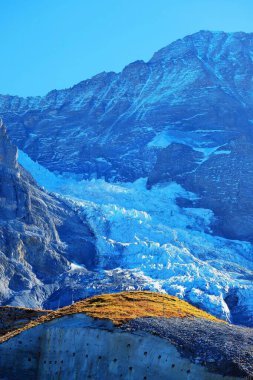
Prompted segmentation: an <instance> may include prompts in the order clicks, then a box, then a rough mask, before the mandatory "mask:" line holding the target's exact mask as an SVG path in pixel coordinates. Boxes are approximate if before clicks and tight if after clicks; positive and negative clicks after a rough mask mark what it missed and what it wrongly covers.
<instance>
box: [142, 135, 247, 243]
mask: <svg viewBox="0 0 253 380" xmlns="http://www.w3.org/2000/svg"><path fill="white" fill-rule="evenodd" d="M166 181H176V182H178V183H180V184H181V185H183V186H184V187H185V188H186V189H187V190H190V191H192V192H194V193H196V194H198V195H199V199H197V200H196V201H195V202H194V205H195V206H197V207H204V208H209V209H212V210H213V211H214V213H215V215H216V221H215V224H214V226H213V228H214V231H215V232H216V233H218V234H222V235H224V236H226V237H228V238H231V239H233V238H237V239H242V240H249V241H253V229H252V225H253V224H252V223H253V195H252V191H251V189H252V188H253V143H252V142H251V141H250V140H249V138H248V137H247V136H242V137H240V138H238V139H235V140H231V141H230V142H229V143H228V144H224V145H223V146H222V147H219V148H217V149H215V150H214V151H213V152H212V153H211V154H210V155H209V157H208V159H205V158H204V157H203V155H201V153H200V152H198V151H195V150H193V149H192V148H190V147H188V146H186V145H184V144H171V145H170V146H168V147H167V148H166V149H163V150H162V151H161V153H160V155H159V156H158V159H157V163H156V165H155V167H154V169H153V170H152V172H151V174H150V176H149V178H148V182H147V185H148V186H149V187H151V186H152V185H154V184H157V183H159V182H166Z"/></svg>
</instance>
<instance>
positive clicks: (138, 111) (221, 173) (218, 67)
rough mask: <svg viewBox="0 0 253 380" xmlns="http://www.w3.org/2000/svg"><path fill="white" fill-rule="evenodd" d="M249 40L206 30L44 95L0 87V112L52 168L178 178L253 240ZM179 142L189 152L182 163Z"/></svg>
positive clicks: (129, 177)
mask: <svg viewBox="0 0 253 380" xmlns="http://www.w3.org/2000/svg"><path fill="white" fill-rule="evenodd" d="M252 40H253V34H246V33H241V32H240V33H223V32H208V31H200V32H199V33H196V34H193V35H191V36H187V37H185V38H183V39H182V40H178V41H176V42H174V43H172V44H171V45H169V46H167V47H165V48H163V49H161V50H160V51H158V52H157V53H155V54H154V56H153V57H152V58H151V60H150V61H148V62H147V63H145V62H143V61H137V62H134V63H132V64H130V65H128V66H127V67H125V69H124V70H123V71H122V72H121V73H118V74H116V73H113V72H110V73H101V74H99V75H97V76H95V77H93V78H91V79H89V80H85V81H83V82H80V83H79V84H77V85H75V86H73V87H72V88H70V89H66V90H60V91H56V90H54V91H51V92H50V93H49V94H47V95H46V96H45V97H29V98H20V97H17V96H1V97H0V114H1V115H2V117H3V119H4V121H5V122H6V123H7V124H8V129H9V133H10V136H11V138H12V140H13V141H14V142H15V143H16V144H17V145H18V147H19V148H20V149H22V150H24V151H25V152H26V153H27V154H29V156H30V157H31V158H32V159H33V160H35V161H38V162H39V163H40V164H42V165H43V166H45V167H46V168H48V169H50V170H52V171H57V172H60V173H63V172H69V173H72V174H73V173H74V174H77V175H78V176H79V177H80V178H105V179H106V180H107V181H134V180H136V179H138V178H140V177H148V186H152V184H153V183H157V182H163V181H165V180H177V181H178V182H180V183H182V184H183V185H184V186H185V188H186V189H188V190H191V191H194V192H196V193H197V194H198V195H199V197H200V201H199V204H200V205H201V207H206V208H211V209H213V211H214V212H215V214H216V216H217V223H216V225H215V229H216V232H217V233H219V234H221V235H223V236H226V237H229V238H233V239H242V240H249V241H253V230H252V220H253V208H252V202H251V197H250V194H249V189H250V188H251V187H252V184H253V177H252V169H253V167H252V165H253V164H252V162H253V156H252V155H253V148H252V143H253V137H252V120H253V111H252V110H253V107H252V106H253V96H252V93H253V82H252V74H253V64H252V57H253V45H252ZM173 143H174V144H175V143H176V144H181V145H176V146H175V145H173ZM175 147H177V149H178V153H177V155H178V156H180V157H181V156H183V161H182V162H181V160H180V165H179V167H178V168H177V171H176V172H175V168H174V163H173V164H172V162H171V161H170V157H172V161H173V159H174V158H173V157H175V156H173V155H174V149H175ZM231 147H232V150H231ZM242 152H243V155H242V156H241V153H242ZM178 156H177V157H176V158H178ZM161 166H162V168H161ZM158 168H159V169H158ZM209 169H211V170H209Z"/></svg>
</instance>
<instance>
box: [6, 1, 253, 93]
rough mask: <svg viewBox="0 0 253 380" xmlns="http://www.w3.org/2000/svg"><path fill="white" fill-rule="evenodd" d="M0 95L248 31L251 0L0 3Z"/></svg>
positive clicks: (51, 85) (61, 83)
mask: <svg viewBox="0 0 253 380" xmlns="http://www.w3.org/2000/svg"><path fill="white" fill-rule="evenodd" d="M0 14H1V21H0V27H1V33H0V52H1V64H0V65H1V66H0V93H2V94H7V93H9V94H12V95H14V94H17V95H22V96H26V95H44V94H45V93H47V92H48V91H50V90H52V89H55V88H57V89H60V88H66V87H70V86H72V85H73V84H75V83H77V82H79V81H81V80H83V79H86V78H89V77H90V76H92V75H95V74H97V73H99V72H101V71H117V72H118V71H120V70H122V68H123V67H124V66H125V65H127V64H128V63H130V62H132V61H135V60H137V59H143V60H148V59H149V58H150V57H151V56H152V54H153V53H154V52H155V51H157V50H158V49H160V48H162V47H164V46H166V45H168V44H169V43H170V42H172V41H173V40H175V39H177V38H182V37H184V36H185V35H187V34H191V33H194V32H196V31H199V30H200V29H209V30H224V31H227V32H232V31H245V32H252V31H253V0H175V1H174V0H0Z"/></svg>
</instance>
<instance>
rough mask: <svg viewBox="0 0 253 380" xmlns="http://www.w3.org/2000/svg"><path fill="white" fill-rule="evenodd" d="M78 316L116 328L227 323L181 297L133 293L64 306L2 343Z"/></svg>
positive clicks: (95, 298)
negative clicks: (142, 321) (138, 322)
mask: <svg viewBox="0 0 253 380" xmlns="http://www.w3.org/2000/svg"><path fill="white" fill-rule="evenodd" d="M77 313H84V314H87V315H89V316H90V317H93V318H99V319H110V320H111V321H112V322H113V323H114V325H116V326H120V325H121V324H122V323H124V322H127V321H129V320H131V319H136V318H142V317H164V318H205V319H208V320H210V321H214V322H220V323H224V321H222V320H220V319H218V318H216V317H214V316H212V315H211V314H208V313H206V312H205V311H203V310H200V309H198V308H196V307H195V306H192V305H190V304H189V303H188V302H185V301H182V300H180V299H179V298H177V297H174V296H169V295H167V294H161V293H154V292H147V291H129V292H121V293H115V294H102V295H99V296H94V297H91V298H87V299H84V300H82V301H79V302H76V303H74V304H73V305H71V306H66V307H63V308H62V309H59V310H57V311H53V312H51V313H49V314H47V315H45V316H42V317H40V318H38V319H37V320H34V321H31V322H29V323H28V324H27V325H26V326H24V327H22V328H20V329H17V330H15V331H12V332H10V333H7V334H6V335H4V336H3V337H1V338H0V342H3V341H5V340H8V339H10V338H11V337H12V336H15V335H17V334H19V333H20V332H22V331H24V330H27V329H29V328H32V327H35V326H37V325H39V324H41V323H45V322H48V321H51V320H53V319H56V318H61V317H64V316H66V315H72V314H77Z"/></svg>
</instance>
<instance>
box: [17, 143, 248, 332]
mask: <svg viewBox="0 0 253 380" xmlns="http://www.w3.org/2000/svg"><path fill="white" fill-rule="evenodd" d="M19 163H20V164H21V165H22V166H23V167H24V168H25V169H26V170H28V171H29V172H30V173H31V174H32V176H33V177H34V179H35V180H36V181H37V182H38V184H39V185H40V186H42V187H44V188H45V189H46V190H47V191H49V192H53V193H55V194H57V196H58V197H59V198H61V199H63V200H64V201H65V202H66V203H68V205H70V206H71V207H72V208H73V209H75V210H76V211H78V213H79V215H81V216H82V215H83V216H84V217H85V218H86V220H87V221H88V222H89V225H90V227H91V229H92V230H93V232H94V234H95V237H96V248H97V252H98V260H97V263H96V266H95V267H94V268H93V269H94V271H96V273H100V280H101V277H102V278H103V276H106V278H109V277H110V276H115V275H117V274H119V275H120V273H122V272H123V273H125V274H127V273H128V274H127V275H126V278H127V276H129V278H130V277H131V276H132V275H133V276H136V277H138V276H140V277H141V278H142V279H144V280H145V281H144V283H145V287H146V288H147V289H152V290H157V291H160V292H167V293H170V294H172V295H176V296H178V297H180V298H182V299H185V300H187V301H190V302H191V303H193V304H194V305H197V306H199V307H201V308H203V309H205V310H207V311H209V312H211V313H212V314H214V315H216V316H218V317H222V318H224V319H226V320H228V321H232V322H235V323H240V321H241V320H242V319H243V323H245V324H248V325H251V324H252V322H253V320H252V315H253V301H252V299H253V297H252V295H253V284H252V278H253V247H252V244H251V243H249V242H246V241H237V240H229V239H225V238H223V237H220V236H215V235H214V234H213V233H212V229H211V224H212V223H211V222H212V220H213V218H215V216H214V214H213V212H212V211H211V210H209V209H204V208H191V207H187V208H186V207H180V206H179V204H178V202H177V199H179V198H180V199H182V198H183V199H188V200H194V199H196V197H197V196H196V195H195V194H194V193H192V192H189V191H186V190H185V189H184V188H183V187H182V186H181V185H179V184H177V183H176V182H170V183H168V182H167V183H164V184H157V185H155V186H153V187H152V188H151V189H149V190H148V189H147V188H146V181H147V179H146V178H140V179H138V180H136V181H135V182H124V183H121V182H116V183H109V182H106V181H105V180H103V179H90V180H79V179H78V177H75V176H74V175H72V176H71V175H69V176H68V175H63V174H57V173H53V172H50V171H49V170H48V169H46V168H45V167H43V166H41V165H40V164H38V163H37V162H34V161H33V160H32V159H31V158H30V157H29V156H28V155H27V154H26V153H24V152H23V151H21V150H20V151H19ZM79 273H80V281H81V282H82V281H83V279H84V278H85V273H86V272H85V268H84V267H83V265H82V264H80V263H78V262H73V263H71V269H70V277H69V280H70V281H71V276H72V275H73V276H78V275H79ZM106 278H104V280H105V281H107V280H106ZM101 281H103V279H102V280H101ZM129 284H130V283H129ZM84 286H85V283H84ZM133 287H134V285H133V286H132V285H129V287H128V288H129V289H131V288H133Z"/></svg>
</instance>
